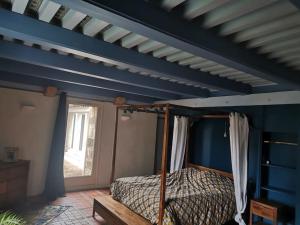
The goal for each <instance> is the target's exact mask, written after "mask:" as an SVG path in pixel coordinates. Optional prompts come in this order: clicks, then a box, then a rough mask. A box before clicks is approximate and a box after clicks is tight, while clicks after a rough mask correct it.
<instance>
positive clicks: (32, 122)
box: [0, 88, 58, 195]
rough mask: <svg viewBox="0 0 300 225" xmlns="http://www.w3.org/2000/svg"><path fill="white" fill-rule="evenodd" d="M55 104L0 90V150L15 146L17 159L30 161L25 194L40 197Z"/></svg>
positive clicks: (36, 95)
mask: <svg viewBox="0 0 300 225" xmlns="http://www.w3.org/2000/svg"><path fill="white" fill-rule="evenodd" d="M22 105H34V106H35V109H34V110H32V111H22V109H21V106H22ZM57 105H58V98H57V97H55V98H49V97H45V96H43V95H42V94H41V93H35V92H28V91H20V90H14V89H5V88H0V149H1V150H2V151H3V147H5V146H16V147H19V149H20V157H21V158H22V159H28V160H30V161H31V164H30V172H29V182H28V194H29V195H37V194H40V193H41V192H42V191H43V189H44V182H45V175H46V169H47V163H48V154H49V151H50V145H51V139H52V131H53V128H54V122H55V117H56V111H57Z"/></svg>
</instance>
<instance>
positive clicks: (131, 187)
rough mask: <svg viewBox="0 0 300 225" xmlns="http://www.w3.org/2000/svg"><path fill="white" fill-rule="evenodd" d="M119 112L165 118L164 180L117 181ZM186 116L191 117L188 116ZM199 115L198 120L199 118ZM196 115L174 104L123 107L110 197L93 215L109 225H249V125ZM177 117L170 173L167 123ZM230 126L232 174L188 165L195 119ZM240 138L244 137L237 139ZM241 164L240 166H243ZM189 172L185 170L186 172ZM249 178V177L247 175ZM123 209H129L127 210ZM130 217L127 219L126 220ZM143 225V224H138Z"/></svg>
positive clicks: (240, 118)
mask: <svg viewBox="0 0 300 225" xmlns="http://www.w3.org/2000/svg"><path fill="white" fill-rule="evenodd" d="M119 109H121V110H128V111H131V112H133V111H137V112H148V113H157V114H163V115H164V132H163V149H162V159H161V172H160V175H152V176H146V177H128V178H119V179H116V180H115V181H114V178H115V159H116V146H117V138H116V137H117V132H118V112H119ZM187 111H189V112H193V113H188V118H187V117H186V115H187V113H186V112H187ZM196 113H197V114H196ZM199 114H200V113H199V110H198V109H194V108H189V107H182V106H176V105H170V104H155V105H122V106H118V107H117V110H116V123H115V142H114V149H113V161H112V174H111V196H108V197H99V198H96V199H95V201H94V209H93V214H94V213H95V212H97V213H99V214H100V215H101V216H102V217H103V218H104V219H105V220H106V221H107V222H108V224H113V225H114V224H116V225H117V224H118V225H120V224H149V225H150V224H158V225H163V224H165V225H168V224H170V225H178V224H180V225H185V224H209V225H214V224H216V225H219V224H224V223H226V222H228V221H230V220H232V219H233V217H234V215H235V214H236V216H235V220H236V222H238V223H239V224H240V225H242V224H245V223H244V221H243V219H242V217H241V215H242V213H243V212H244V210H245V206H246V201H247V200H246V197H245V196H246V193H245V192H246V186H245V184H246V183H245V182H246V181H247V176H246V175H247V162H246V161H247V145H248V121H247V118H246V117H245V116H241V115H239V114H222V115H203V111H202V114H200V115H199ZM171 115H173V116H175V117H174V129H173V142H172V153H171V165H170V173H167V159H168V143H169V123H170V116H171ZM200 118H201V119H226V120H228V119H229V121H230V124H231V125H230V138H231V150H232V151H231V154H232V169H233V174H231V173H228V172H225V171H220V170H216V169H211V168H207V167H203V166H200V165H195V164H191V163H189V159H188V155H189V153H188V139H189V138H188V136H189V132H190V129H189V127H190V126H189V124H190V123H191V122H192V121H194V120H197V119H200ZM239 133H241V134H242V135H239ZM239 159H242V163H241V164H240V163H239ZM183 167H185V169H182V168H183ZM245 174H246V175H245ZM125 206H126V207H125ZM124 207H125V208H124ZM123 214H126V216H125V215H124V216H122V215H123ZM137 221H139V222H137Z"/></svg>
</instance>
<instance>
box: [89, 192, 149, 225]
mask: <svg viewBox="0 0 300 225" xmlns="http://www.w3.org/2000/svg"><path fill="white" fill-rule="evenodd" d="M95 212H97V213H98V214H99V215H100V216H101V217H102V218H103V219H104V220H105V221H106V222H107V224H109V225H151V223H150V222H149V221H148V220H146V219H145V218H143V217H142V216H140V215H138V214H136V213H134V212H133V211H132V210H130V209H129V208H127V207H126V206H125V205H123V204H122V203H120V202H118V201H116V200H114V199H113V198H112V197H111V196H110V195H107V196H99V197H96V198H94V206H93V217H95Z"/></svg>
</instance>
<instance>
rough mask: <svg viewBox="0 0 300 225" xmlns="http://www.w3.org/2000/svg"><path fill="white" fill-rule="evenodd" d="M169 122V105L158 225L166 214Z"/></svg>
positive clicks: (165, 122)
mask: <svg viewBox="0 0 300 225" xmlns="http://www.w3.org/2000/svg"><path fill="white" fill-rule="evenodd" d="M169 120H170V111H169V105H167V106H166V111H165V119H164V139H163V149H162V157H161V178H160V201H159V216H158V225H162V224H163V219H164V212H165V196H166V178H167V159H168V157H167V156H168V143H169Z"/></svg>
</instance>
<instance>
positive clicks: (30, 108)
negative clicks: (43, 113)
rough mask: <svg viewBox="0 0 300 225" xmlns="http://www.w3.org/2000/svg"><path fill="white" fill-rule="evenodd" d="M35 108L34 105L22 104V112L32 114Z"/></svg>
mask: <svg viewBox="0 0 300 225" xmlns="http://www.w3.org/2000/svg"><path fill="white" fill-rule="evenodd" d="M35 108H36V107H35V106H34V105H29V104H28V105H27V104H22V105H21V111H22V112H31V111H34V110H35Z"/></svg>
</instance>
